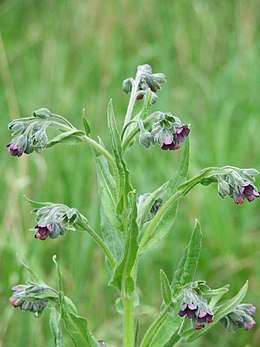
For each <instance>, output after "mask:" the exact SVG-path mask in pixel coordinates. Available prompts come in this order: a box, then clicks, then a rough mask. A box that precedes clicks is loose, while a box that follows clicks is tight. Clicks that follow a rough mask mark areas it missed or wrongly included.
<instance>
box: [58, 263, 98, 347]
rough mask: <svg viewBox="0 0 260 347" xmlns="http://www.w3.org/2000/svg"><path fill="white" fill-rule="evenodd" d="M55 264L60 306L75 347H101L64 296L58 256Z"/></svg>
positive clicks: (86, 324) (85, 322) (84, 321)
mask: <svg viewBox="0 0 260 347" xmlns="http://www.w3.org/2000/svg"><path fill="white" fill-rule="evenodd" d="M53 262H54V263H55V265H56V270H57V274H58V288H59V305H60V310H61V318H62V320H63V323H64V326H65V329H66V330H67V332H68V334H69V336H70V338H71V339H72V341H73V343H74V345H75V347H99V344H98V342H97V341H96V340H95V339H94V337H93V335H92V334H91V333H90V332H89V329H88V322H87V320H86V319H85V318H83V317H81V316H79V315H78V314H77V312H76V311H75V307H74V305H73V304H70V300H66V297H65V296H64V292H63V284H62V278H61V272H60V268H59V265H58V263H57V261H56V256H54V257H53Z"/></svg>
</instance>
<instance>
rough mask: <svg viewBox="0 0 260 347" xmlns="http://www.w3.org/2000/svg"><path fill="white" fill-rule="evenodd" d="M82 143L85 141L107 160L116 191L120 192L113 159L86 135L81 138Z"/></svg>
mask: <svg viewBox="0 0 260 347" xmlns="http://www.w3.org/2000/svg"><path fill="white" fill-rule="evenodd" d="M82 139H83V141H86V142H87V143H88V144H89V145H90V146H91V147H92V148H93V149H94V150H95V151H97V152H99V153H101V154H103V155H104V157H106V158H107V160H108V161H109V163H110V164H111V166H112V168H113V171H114V174H115V180H116V186H117V191H119V190H120V175H119V172H118V167H117V165H116V162H115V159H114V157H113V156H112V155H111V154H110V153H109V152H108V151H107V150H106V149H105V148H104V147H103V146H101V145H100V144H99V143H97V142H96V141H95V140H92V139H91V138H90V137H88V136H87V135H84V136H82Z"/></svg>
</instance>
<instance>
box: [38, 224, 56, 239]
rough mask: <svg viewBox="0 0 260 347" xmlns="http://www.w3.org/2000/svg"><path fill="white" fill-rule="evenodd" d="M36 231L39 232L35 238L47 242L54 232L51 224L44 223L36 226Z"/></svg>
mask: <svg viewBox="0 0 260 347" xmlns="http://www.w3.org/2000/svg"><path fill="white" fill-rule="evenodd" d="M35 229H36V230H37V231H36V234H35V235H34V237H35V238H36V239H40V240H46V238H47V237H48V236H50V234H51V231H52V227H51V224H45V223H44V222H42V223H38V224H36V225H35Z"/></svg>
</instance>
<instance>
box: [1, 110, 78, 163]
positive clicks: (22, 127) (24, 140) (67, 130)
mask: <svg viewBox="0 0 260 347" xmlns="http://www.w3.org/2000/svg"><path fill="white" fill-rule="evenodd" d="M50 127H52V128H54V129H56V131H57V132H58V133H62V134H63V137H66V136H65V135H66V134H67V137H71V138H72V137H73V136H74V133H73V132H72V130H73V131H74V132H75V134H77V136H78V135H81V133H82V134H84V133H83V132H80V131H78V130H77V129H76V128H74V127H73V125H72V124H71V123H70V122H69V121H68V120H66V119H65V118H64V117H63V116H60V115H57V114H54V113H51V112H50V111H49V110H48V109H47V108H41V109H39V110H36V111H34V112H33V113H32V116H31V117H26V118H20V119H15V120H13V121H12V122H10V123H9V125H8V128H9V130H10V131H11V132H12V136H13V140H12V142H11V143H9V144H8V145H7V147H8V152H9V154H11V155H12V156H16V157H20V156H21V155H22V154H23V153H26V154H30V153H32V152H33V151H36V152H38V151H41V150H43V149H45V148H47V147H51V146H53V145H54V144H56V143H58V142H59V140H57V136H56V139H55V141H54V142H52V141H49V139H48V136H47V129H48V128H50ZM75 136H76V135H75Z"/></svg>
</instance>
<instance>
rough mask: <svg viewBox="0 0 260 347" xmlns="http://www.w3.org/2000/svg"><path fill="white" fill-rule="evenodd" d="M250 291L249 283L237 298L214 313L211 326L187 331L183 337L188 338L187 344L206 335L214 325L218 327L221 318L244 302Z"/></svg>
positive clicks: (207, 325)
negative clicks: (248, 290)
mask: <svg viewBox="0 0 260 347" xmlns="http://www.w3.org/2000/svg"><path fill="white" fill-rule="evenodd" d="M247 289H248V282H247V281H246V283H245V284H244V286H243V287H242V288H241V289H240V291H239V292H238V293H237V295H236V296H234V297H233V298H232V299H230V300H229V301H227V302H225V303H223V304H222V305H221V306H219V307H217V308H216V309H215V310H214V311H213V312H214V318H213V322H212V323H210V324H206V325H205V328H203V329H201V330H199V331H194V329H189V330H186V331H185V332H184V333H183V336H184V337H186V339H185V340H186V341H187V342H192V341H194V340H196V339H197V338H198V337H200V336H201V335H203V334H205V333H206V332H207V331H208V330H209V329H211V328H212V327H213V326H214V325H216V324H217V323H218V322H219V321H220V319H221V318H223V317H225V316H226V315H228V314H229V313H230V312H232V311H233V310H234V308H236V307H237V305H239V304H240V303H241V302H242V300H243V299H244V297H245V295H246V292H247Z"/></svg>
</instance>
